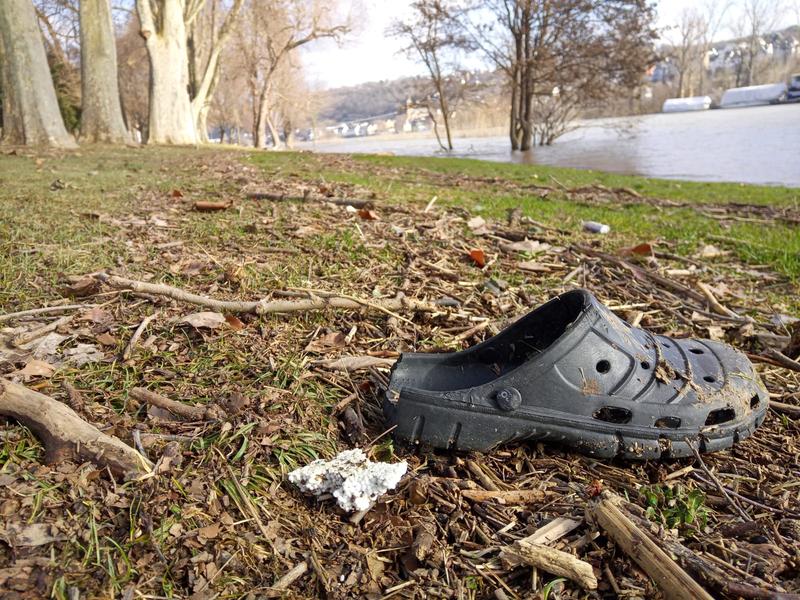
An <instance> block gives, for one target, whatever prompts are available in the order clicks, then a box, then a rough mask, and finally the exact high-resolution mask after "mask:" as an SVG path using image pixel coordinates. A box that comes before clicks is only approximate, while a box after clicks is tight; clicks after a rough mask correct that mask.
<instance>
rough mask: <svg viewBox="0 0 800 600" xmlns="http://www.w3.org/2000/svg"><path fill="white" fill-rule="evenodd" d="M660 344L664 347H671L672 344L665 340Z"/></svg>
mask: <svg viewBox="0 0 800 600" xmlns="http://www.w3.org/2000/svg"><path fill="white" fill-rule="evenodd" d="M661 345H662V346H664V348H672V345H671V344H668V343H666V342H663V343H662V344H661Z"/></svg>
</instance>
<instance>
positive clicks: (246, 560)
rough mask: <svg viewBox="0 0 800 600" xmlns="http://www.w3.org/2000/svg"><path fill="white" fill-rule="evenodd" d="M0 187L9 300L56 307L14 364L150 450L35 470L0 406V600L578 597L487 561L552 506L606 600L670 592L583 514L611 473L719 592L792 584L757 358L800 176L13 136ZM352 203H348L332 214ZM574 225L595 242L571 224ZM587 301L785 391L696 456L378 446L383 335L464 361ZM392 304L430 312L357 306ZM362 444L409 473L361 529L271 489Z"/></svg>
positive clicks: (783, 305)
mask: <svg viewBox="0 0 800 600" xmlns="http://www.w3.org/2000/svg"><path fill="white" fill-rule="evenodd" d="M0 181H2V182H3V185H2V186H0V315H4V314H5V313H10V312H17V311H22V310H26V309H36V308H41V307H45V306H62V308H63V313H60V314H57V316H53V317H50V316H47V315H42V314H39V315H33V316H18V317H16V318H10V319H9V318H7V319H4V320H3V321H2V326H3V329H0V336H2V340H0V368H2V369H3V373H4V376H5V377H7V378H12V379H15V380H17V381H19V382H21V383H23V384H24V385H25V386H27V387H28V388H30V389H35V390H37V391H38V392H40V393H42V394H45V395H47V396H50V397H52V398H54V399H56V400H58V401H60V402H64V403H67V404H68V405H69V406H71V407H72V408H73V409H74V410H75V411H76V413H77V414H78V415H79V416H80V417H81V418H82V419H84V420H86V421H88V422H90V423H93V424H95V425H96V426H97V427H98V428H100V429H101V430H102V431H103V432H104V433H106V434H108V435H112V436H115V437H117V438H119V439H120V440H122V441H123V442H125V443H126V444H128V445H130V446H131V447H138V448H139V449H140V450H141V452H142V453H144V454H145V455H146V456H147V457H148V458H149V459H150V460H152V461H153V462H155V463H157V464H158V467H157V469H156V471H155V472H154V474H153V475H152V476H149V477H145V478H142V479H138V480H132V481H128V482H122V481H114V480H113V479H111V478H110V477H109V475H108V473H107V472H106V471H105V470H104V469H102V468H100V467H98V464H102V463H103V460H104V457H103V456H93V457H88V458H86V459H85V460H86V462H84V463H73V462H70V461H68V460H63V457H59V456H54V457H50V458H55V459H56V462H55V463H53V464H50V465H47V464H45V460H46V458H47V457H46V455H45V450H44V447H43V446H42V444H41V442H40V441H39V439H37V437H36V436H35V435H34V434H33V433H32V432H31V431H30V430H29V429H27V428H25V427H23V426H21V425H19V424H17V422H16V421H10V420H9V421H8V422H5V421H2V418H0V423H2V426H0V515H2V518H0V523H1V524H0V589H3V590H10V591H11V593H18V594H19V595H21V596H25V595H28V596H31V597H53V598H56V599H58V600H67V598H74V597H75V594H76V593H77V594H79V595H80V596H82V597H124V598H140V597H142V598H144V597H166V598H187V597H192V598H198V599H210V598H213V597H247V595H248V594H252V595H254V596H255V597H281V596H283V597H298V598H317V597H319V598H323V597H327V598H330V597H338V598H345V597H369V598H386V597H392V598H402V597H409V598H411V597H423V596H427V597H443V598H478V597H492V596H493V595H495V596H496V595H497V594H496V593H495V591H496V590H502V592H503V593H504V594H505V595H506V596H507V597H509V598H522V597H526V596H529V595H530V594H543V593H545V591H544V590H545V588H546V589H547V590H549V591H547V594H550V597H551V598H553V597H555V596H554V595H553V594H560V597H561V598H565V599H566V598H580V597H583V595H584V594H585V592H583V591H581V590H580V588H579V587H578V586H577V584H574V583H572V582H570V581H566V580H563V579H562V578H557V577H555V576H553V575H551V574H548V573H547V572H546V571H544V570H538V571H537V570H532V569H531V568H530V567H527V566H514V565H509V564H508V563H507V562H504V561H503V560H502V559H501V557H500V550H501V549H502V548H505V547H507V546H508V545H510V544H512V543H513V542H514V541H515V540H517V539H520V538H522V537H525V536H528V535H530V534H531V533H533V532H534V531H536V530H538V529H539V528H540V527H542V526H543V525H546V524H547V523H549V522H552V521H553V520H557V521H556V524H557V525H558V526H559V527H560V528H561V529H562V531H561V537H560V538H559V539H558V540H556V541H553V542H550V545H551V546H552V547H553V548H558V549H560V550H563V551H565V552H568V553H570V554H572V555H573V556H574V557H576V558H579V559H580V560H582V561H585V562H586V563H588V564H589V565H590V566H591V569H592V571H593V573H594V574H595V576H596V577H597V578H598V580H599V592H598V593H600V594H612V593H615V594H617V595H619V596H624V597H644V598H658V597H661V592H660V591H659V590H658V589H657V588H656V586H655V585H654V584H653V582H652V580H651V578H650V577H648V576H647V575H646V574H644V573H643V572H642V571H640V570H639V569H638V567H636V565H635V564H634V563H633V561H632V560H631V558H630V557H628V556H627V555H626V554H625V553H624V552H623V551H622V550H621V549H620V548H619V547H617V546H616V545H615V544H614V542H613V541H612V540H611V538H610V537H608V536H607V535H606V532H605V530H603V529H602V528H600V527H598V526H597V525H595V524H593V523H590V522H587V521H586V520H585V510H586V509H588V508H590V507H591V506H593V502H594V501H593V499H592V496H593V495H594V494H596V493H597V492H598V491H599V490H601V489H605V490H610V491H613V492H615V493H617V494H619V495H621V496H624V497H626V498H627V499H628V500H629V501H630V502H632V503H633V504H635V505H637V506H639V507H640V508H641V509H646V510H647V513H646V514H647V517H648V518H649V519H650V520H651V521H652V522H653V532H654V533H653V535H655V536H656V537H658V536H668V537H669V538H670V540H671V543H677V544H680V545H681V546H683V547H685V548H689V549H691V550H692V552H694V553H696V555H698V556H700V557H701V558H702V560H703V561H706V562H708V564H711V565H713V566H714V568H715V569H718V570H720V572H721V573H723V574H725V577H724V582H728V581H734V582H739V581H740V580H742V579H746V581H747V582H748V584H749V585H753V586H756V587H762V588H770V589H781V590H786V591H789V592H797V591H799V590H800V585H798V582H797V578H796V573H797V565H796V561H795V558H796V557H795V549H796V547H797V544H798V543H800V534H798V531H800V528H799V526H800V514H798V513H797V511H796V505H797V500H798V498H797V493H796V488H795V487H793V486H794V485H795V482H796V481H797V479H798V478H800V471H798V468H797V460H796V457H797V456H798V454H799V453H800V419H798V417H797V416H798V414H800V376H799V375H800V374H798V372H795V371H792V370H789V369H787V368H785V367H783V366H780V364H777V363H776V362H775V361H774V359H770V358H769V357H767V356H765V355H764V354H765V352H766V351H767V348H773V349H776V350H779V349H781V348H783V347H784V346H785V345H786V344H787V342H788V335H789V333H790V329H789V327H790V325H789V323H790V322H791V317H800V300H799V298H800V294H798V291H800V290H799V289H798V280H799V279H800V239H799V238H800V236H798V235H797V231H798V227H800V222H799V220H798V202H799V201H800V198H798V191H797V190H794V189H789V188H778V187H759V186H741V185H730V184H705V183H688V182H678V181H664V180H655V179H645V178H639V177H628V176H621V175H613V174H607V173H596V172H588V171H579V170H570V169H560V168H554V167H539V166H526V165H512V164H501V163H488V162H483V161H475V160H461V159H452V158H450V159H435V158H428V157H425V158H415V157H391V156H350V155H329V154H314V153H288V152H287V153H282V152H253V151H232V150H221V149H214V148H203V149H199V150H197V149H188V148H176V149H165V148H137V149H119V148H99V149H91V148H82V149H81V150H80V152H71V153H59V152H47V153H35V152H32V151H29V150H24V149H18V150H15V151H14V152H13V153H10V154H6V155H4V156H3V159H2V161H0ZM255 192H257V193H258V194H256V195H254V193H255ZM342 199H349V200H350V201H351V202H353V203H356V201H358V202H357V203H358V204H359V206H362V209H361V211H360V212H359V211H358V210H355V209H352V208H348V207H347V206H345V205H343V203H342V202H337V203H334V202H332V201H333V200H342ZM198 203H207V204H198ZM208 203H211V204H208ZM365 203H369V204H368V205H365ZM344 204H346V202H345V203H344ZM201 209H202V210H201ZM476 217H480V218H481V219H483V221H484V223H483V224H481V222H480V221H478V220H475V219H476ZM583 220H596V221H602V222H605V223H608V224H610V225H611V233H609V234H608V235H605V236H602V235H595V234H591V233H588V232H585V231H584V230H583V228H582V225H581V222H582V221H583ZM526 238H527V240H528V241H527V242H526V241H525V239H526ZM514 241H516V242H519V241H522V242H523V243H522V244H521V245H516V246H515V245H514ZM101 271H102V272H108V273H113V274H115V275H118V276H121V277H124V278H129V279H133V280H137V281H140V282H147V283H150V284H166V285H169V286H173V287H176V288H179V289H180V290H183V291H187V292H192V293H194V294H197V295H199V296H201V297H203V298H219V299H225V300H240V301H244V300H257V299H262V298H264V299H268V300H281V301H291V300H298V299H305V300H307V301H308V303H310V304H312V305H314V304H316V305H320V304H322V305H324V304H325V303H324V302H321V301H320V298H324V296H325V295H326V294H334V295H339V296H343V297H346V298H358V299H360V304H361V306H362V307H363V309H360V310H354V309H351V308H344V309H341V308H333V307H330V306H328V307H323V309H322V310H311V311H305V312H293V313H278V314H263V315H256V314H249V313H242V312H238V313H236V314H233V313H229V314H226V315H221V314H219V313H217V312H216V310H218V308H215V307H209V306H199V305H195V304H191V303H187V302H186V301H185V300H187V299H189V300H194V301H197V298H193V297H190V296H188V297H187V296H186V295H185V294H184V295H182V296H181V295H177V296H176V295H174V294H173V295H172V297H168V296H165V295H163V294H161V293H159V292H158V291H157V289H158V288H156V291H153V288H148V289H147V290H145V291H142V290H140V291H138V292H134V291H130V290H125V289H121V288H120V287H112V286H111V285H109V284H108V283H100V281H98V280H97V279H95V278H93V277H92V274H96V273H98V272H101ZM701 284H702V285H701ZM576 286H582V287H587V288H589V289H590V290H591V291H593V292H594V293H595V294H596V295H597V296H598V297H599V298H600V299H601V300H602V301H603V302H605V303H606V304H607V305H609V306H610V307H611V309H612V310H613V311H614V312H615V313H616V314H618V315H619V316H620V317H622V318H625V319H627V320H628V321H635V322H637V323H639V324H641V325H642V326H643V327H646V328H648V329H649V330H651V331H653V332H655V333H659V334H664V335H671V336H678V337H687V336H698V337H705V338H707V337H713V338H715V339H724V340H726V341H728V342H730V343H732V344H734V345H736V346H737V347H738V348H740V349H742V350H743V351H746V352H748V353H750V354H751V355H752V356H753V357H754V360H756V361H757V369H758V370H759V372H760V373H761V375H762V377H763V379H764V381H765V383H766V385H767V386H768V389H769V391H770V394H771V398H772V399H773V400H776V401H779V402H782V403H784V404H785V405H787V406H788V408H786V407H783V408H780V407H779V406H778V405H777V404H776V405H775V407H773V408H772V409H770V412H769V413H768V416H767V420H766V422H765V423H764V425H763V426H761V427H760V428H759V429H758V430H757V431H756V433H755V434H754V435H753V436H752V437H750V438H748V439H747V440H745V441H743V442H742V443H739V444H737V445H736V446H735V448H734V449H732V450H728V451H723V452H718V453H713V454H710V455H706V457H705V460H704V462H703V465H701V464H700V463H698V462H695V461H694V459H681V460H671V459H669V458H668V457H666V456H665V459H664V460H663V461H651V462H647V463H639V462H636V463H631V462H626V461H619V460H617V461H598V460H596V459H591V458H586V457H583V456H580V455H577V454H575V453H572V452H570V451H569V449H566V448H562V447H559V446H557V445H551V444H518V445H511V446H508V447H505V448H502V449H499V450H497V451H494V452H492V453H489V454H486V455H481V454H472V455H455V456H453V455H450V454H448V453H438V454H435V453H430V454H426V453H424V452H420V453H418V454H415V453H410V452H408V451H407V450H406V449H403V448H397V447H395V446H394V445H393V443H392V442H391V440H390V437H389V436H388V435H386V424H385V422H384V420H383V418H382V415H381V408H380V403H381V397H382V386H383V385H384V383H385V380H386V377H387V374H388V369H389V365H390V364H391V362H392V361H393V360H394V359H395V358H396V357H397V356H398V354H399V353H400V352H403V351H408V350H414V351H422V352H430V351H442V350H457V349H462V348H465V347H467V346H470V345H472V344H475V343H477V342H479V341H481V340H482V339H486V338H487V337H489V336H491V335H493V334H494V333H496V332H498V331H499V330H500V329H502V328H503V326H504V325H505V324H506V323H507V322H508V321H509V320H511V319H513V318H515V317H517V316H519V315H521V314H524V313H525V312H527V311H528V310H530V309H531V308H532V307H533V306H536V305H538V304H539V303H541V302H543V301H545V300H547V299H548V298H550V297H552V296H553V295H555V294H557V293H559V292H561V291H564V290H566V289H570V288H572V287H576ZM400 293H402V294H404V295H405V297H406V298H407V299H412V300H416V301H419V302H420V303H424V304H426V305H429V304H431V303H434V302H437V301H439V302H440V304H438V305H437V307H436V310H435V311H433V312H428V311H419V312H411V311H408V310H407V309H406V308H403V307H402V306H401V307H400V308H398V309H395V310H391V311H388V312H387V311H382V310H373V309H374V307H375V306H376V305H378V304H379V303H380V302H381V301H382V300H383V299H392V298H395V297H396V296H397V295H398V294H400ZM63 305H72V306H75V308H65V307H63ZM198 313H204V314H203V315H202V316H199V315H198ZM2 318H3V317H2V316H0V319H2ZM43 328H44V329H43ZM137 332H138V333H137ZM31 336H33V337H32V338H31ZM22 337H28V338H29V339H32V341H31V342H29V343H28V344H21V343H19V342H20V340H21V339H22ZM45 340H46V343H45ZM136 340H138V341H136ZM12 341H14V343H12ZM34 349H35V350H36V351H37V354H36V356H34V355H33V351H34ZM354 357H355V358H354ZM78 359H80V360H78ZM340 359H344V360H340ZM367 363H369V364H370V365H371V366H369V367H365V364H367ZM136 387H144V388H146V389H148V390H150V391H151V392H155V393H157V394H159V395H160V396H161V397H164V398H167V399H168V400H173V401H177V402H179V403H180V404H179V406H182V407H183V410H182V411H175V407H174V405H173V410H172V411H169V410H164V409H163V408H162V409H159V408H158V407H156V406H153V405H151V404H149V403H148V402H147V400H146V399H145V398H146V396H143V395H141V394H137V393H135V392H133V390H134V388H136ZM167 406H170V405H169V404H167ZM792 410H794V411H796V412H794V413H793V412H792ZM778 411H780V412H778ZM187 414H188V415H189V416H188V417H187ZM352 447H361V448H364V449H365V451H366V452H367V453H368V454H369V455H370V457H371V458H372V459H373V460H383V461H392V462H394V461H398V460H407V461H408V462H409V466H410V469H409V472H410V474H409V476H408V477H407V478H406V479H405V480H404V481H403V482H402V483H401V485H400V486H399V488H398V489H397V490H395V491H392V492H390V493H389V494H387V495H386V496H385V497H384V498H382V499H381V501H380V502H379V503H378V504H377V505H376V506H375V507H373V508H372V509H371V510H370V511H369V512H367V513H366V514H364V515H361V516H360V517H358V518H355V519H352V518H351V517H350V515H345V514H343V513H342V512H341V511H339V510H338V509H337V508H336V507H335V504H334V503H333V502H332V501H327V500H326V501H323V502H318V501H317V500H315V499H312V498H309V497H306V496H305V495H303V494H301V493H300V492H299V491H298V490H297V489H296V488H294V487H293V486H292V485H290V484H289V483H288V481H287V480H286V474H287V473H288V471H290V470H292V469H294V468H295V467H297V466H300V465H304V464H307V463H308V462H310V461H311V460H313V459H315V458H317V457H320V456H322V457H330V456H332V455H334V454H335V453H336V452H337V451H341V450H344V449H347V448H352ZM705 468H708V469H710V470H711V471H712V472H715V473H716V474H715V475H714V476H713V477H714V478H716V479H717V480H719V484H718V485H719V486H724V487H725V488H726V489H728V490H731V491H733V492H735V494H736V498H737V503H736V504H734V503H733V502H731V501H730V500H729V499H727V498H728V497H727V496H725V495H723V494H722V493H721V492H720V490H719V487H718V485H717V484H715V482H714V481H711V479H710V478H709V475H707V474H706V472H705V470H704V469H705ZM493 489H494V491H495V492H497V491H501V492H512V493H510V494H499V495H498V494H495V495H494V496H493V495H492V493H488V494H487V492H492V490H493ZM470 492H478V493H475V494H472V493H470ZM480 492H482V493H483V494H482V495H481V494H480ZM498 497H499V498H500V499H499V500H498V499H497V498H498ZM742 512H744V514H745V515H746V519H747V520H748V521H750V520H751V521H753V523H755V524H757V526H758V527H757V528H754V527H755V526H751V524H750V523H745V522H744V519H745V517H742ZM734 547H735V548H737V550H736V551H735V552H732V551H730V549H731V548H734ZM687 568H689V567H687ZM745 571H746V572H747V576H746V577H745V576H744V575H742V573H744V572H745ZM709 572H710V571H709ZM290 580H291V581H290ZM289 581H290V583H287V582H289ZM702 583H703V585H704V586H706V587H707V588H708V589H709V591H710V592H711V593H712V595H713V596H714V597H720V598H728V597H732V596H730V595H728V596H726V592H725V591H724V590H723V589H721V588H719V581H717V582H716V583H715V582H714V581H711V580H706V579H703V580H702Z"/></svg>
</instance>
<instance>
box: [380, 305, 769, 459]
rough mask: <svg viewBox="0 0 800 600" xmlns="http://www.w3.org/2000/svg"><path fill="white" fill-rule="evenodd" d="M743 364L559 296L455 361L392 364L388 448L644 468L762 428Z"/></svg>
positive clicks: (728, 351)
mask: <svg viewBox="0 0 800 600" xmlns="http://www.w3.org/2000/svg"><path fill="white" fill-rule="evenodd" d="M767 404H768V401H767V391H766V389H765V388H764V385H763V384H762V383H761V380H760V379H759V377H758V375H757V374H756V373H755V371H754V370H753V365H752V364H751V363H750V361H749V360H748V359H747V357H746V356H744V355H743V354H742V353H740V352H738V351H737V350H734V349H733V348H731V347H730V346H728V345H726V344H722V343H719V342H713V341H709V340H698V339H680V340H678V339H672V338H668V337H664V336H659V335H654V334H651V333H649V332H647V331H644V330H642V329H638V328H636V327H632V326H630V325H629V324H628V323H626V322H624V321H622V320H621V319H619V318H618V317H617V316H616V315H614V314H613V313H612V312H611V311H610V310H608V309H607V308H606V307H605V306H603V305H602V304H601V303H600V302H599V301H598V300H597V299H596V298H595V297H594V296H593V295H592V294H590V293H589V292H587V291H585V290H574V291H570V292H567V293H565V294H562V295H561V296H558V297H556V298H554V299H553V300H550V301H549V302H547V303H546V304H544V305H542V306H541V307H539V308H537V309H536V310H534V311H533V312H531V313H529V314H528V315H526V316H525V317H523V318H521V319H519V320H518V321H516V322H515V323H514V324H512V325H511V326H510V327H508V328H507V329H505V330H504V331H502V332H500V333H499V334H498V335H496V336H494V337H493V338H490V339H488V340H486V341H485V342H483V343H481V344H478V345H476V346H474V347H472V348H469V349H468V350H464V351H463V352H455V353H450V354H403V355H402V356H401V358H400V360H399V361H398V362H397V364H396V365H395V367H394V369H393V371H392V376H391V380H390V382H389V388H388V390H387V393H386V399H385V402H384V411H385V413H386V416H387V419H388V421H389V423H390V425H396V429H395V437H396V438H397V439H398V440H400V441H404V442H408V443H411V444H419V445H423V446H429V447H433V448H447V449H454V450H480V451H486V450H489V449H491V448H493V447H495V446H497V445H499V444H503V443H507V442H511V441H518V440H537V441H545V442H558V443H561V444H564V445H568V446H570V447H572V448H574V449H576V450H579V451H581V452H584V453H587V454H591V455H595V456H602V457H612V456H622V457H626V458H638V459H652V458H667V457H681V456H690V455H691V454H692V451H691V448H690V447H689V445H688V444H687V442H686V438H688V439H689V440H690V441H691V442H692V443H693V444H694V445H695V446H696V447H699V449H700V450H701V451H705V452H711V451H714V450H720V449H723V448H727V447H729V446H731V445H732V444H733V443H735V442H737V441H739V440H741V439H744V438H746V437H747V436H749V435H750V434H751V433H753V431H754V430H755V428H756V427H758V426H759V425H760V424H761V423H762V422H763V420H764V416H765V415H766V411H767Z"/></svg>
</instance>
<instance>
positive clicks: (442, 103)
mask: <svg viewBox="0 0 800 600" xmlns="http://www.w3.org/2000/svg"><path fill="white" fill-rule="evenodd" d="M436 83H437V92H438V93H439V110H440V111H442V123H443V124H444V133H445V136H446V137H447V148H444V146H442V148H444V149H445V150H452V149H453V136H452V134H451V133H450V115H449V114H448V113H449V110H448V106H447V98H445V95H444V89H443V86H442V80H441V75H440V76H439V79H437V82H436ZM434 124H435V122H434ZM436 137H437V138H438V137H439V134H438V133H437V134H436ZM439 145H440V146H441V145H442V143H441V142H439Z"/></svg>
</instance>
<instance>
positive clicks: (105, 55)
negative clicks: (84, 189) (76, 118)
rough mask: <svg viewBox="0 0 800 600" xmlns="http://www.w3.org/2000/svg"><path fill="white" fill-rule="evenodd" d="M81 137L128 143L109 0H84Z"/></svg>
mask: <svg viewBox="0 0 800 600" xmlns="http://www.w3.org/2000/svg"><path fill="white" fill-rule="evenodd" d="M80 24H81V99H82V100H81V104H82V106H81V109H82V112H81V141H86V142H108V143H111V144H126V143H130V142H131V136H130V134H129V133H128V130H127V129H126V127H125V121H124V120H123V118H122V106H121V104H120V100H119V83H118V81H117V47H116V41H115V39H114V25H113V23H112V21H111V6H110V5H109V1H108V0H81V2H80Z"/></svg>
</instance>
